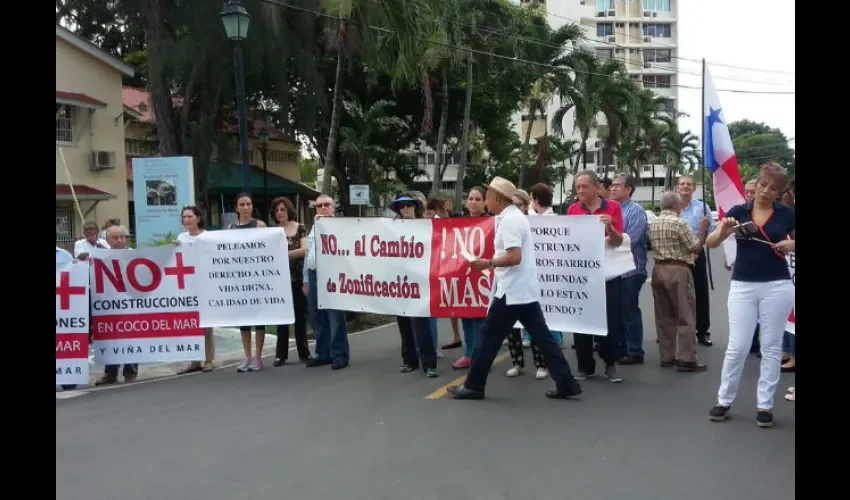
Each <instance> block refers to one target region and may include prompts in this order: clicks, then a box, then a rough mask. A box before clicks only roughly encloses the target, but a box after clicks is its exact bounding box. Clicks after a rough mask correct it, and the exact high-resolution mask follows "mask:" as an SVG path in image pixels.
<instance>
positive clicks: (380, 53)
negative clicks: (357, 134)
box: [322, 0, 434, 194]
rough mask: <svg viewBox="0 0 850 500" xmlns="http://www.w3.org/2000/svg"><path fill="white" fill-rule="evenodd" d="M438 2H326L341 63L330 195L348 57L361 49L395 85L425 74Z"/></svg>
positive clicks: (329, 159) (327, 183)
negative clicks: (426, 44)
mask: <svg viewBox="0 0 850 500" xmlns="http://www.w3.org/2000/svg"><path fill="white" fill-rule="evenodd" d="M433 5H434V0H381V1H380V2H376V1H371V0H327V1H326V7H327V11H328V12H332V13H334V14H335V15H337V16H338V18H339V25H338V27H337V29H336V33H335V35H334V38H333V41H332V44H331V45H332V48H333V49H334V50H335V51H336V54H337V63H336V76H335V79H334V93H333V107H332V109H331V121H330V131H329V133H328V145H327V152H326V153H325V165H324V169H325V171H324V176H323V179H322V193H325V194H330V192H331V178H332V176H333V175H334V174H336V175H339V172H337V171H336V170H337V153H338V152H339V151H338V147H339V146H338V142H339V129H340V120H341V118H342V112H343V109H342V108H343V97H344V95H345V80H344V76H345V72H344V70H345V67H346V64H345V62H346V59H347V58H348V57H349V56H351V55H352V54H354V53H355V52H356V51H357V50H360V51H362V55H363V57H364V58H365V59H367V60H369V61H371V62H372V63H373V64H375V65H376V66H378V67H382V68H387V69H388V70H389V73H390V75H391V76H392V79H393V83H394V84H398V83H402V82H405V83H414V82H416V81H417V80H418V79H420V78H421V66H420V57H421V54H422V50H421V44H422V43H424V40H425V39H426V36H427V35H428V34H429V33H431V32H432V31H433V19H434V16H433ZM352 21H353V22H352Z"/></svg>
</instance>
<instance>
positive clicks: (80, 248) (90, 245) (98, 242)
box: [74, 221, 109, 260]
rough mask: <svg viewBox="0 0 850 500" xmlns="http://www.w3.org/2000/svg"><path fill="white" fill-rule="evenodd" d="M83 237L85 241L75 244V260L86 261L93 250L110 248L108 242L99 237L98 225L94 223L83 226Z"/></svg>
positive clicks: (90, 222)
mask: <svg viewBox="0 0 850 500" xmlns="http://www.w3.org/2000/svg"><path fill="white" fill-rule="evenodd" d="M83 236H84V238H83V239H81V240H77V241H75V242H74V258H75V259H80V260H86V259H88V258H89V254H90V253H91V251H92V250H93V249H95V248H109V244H107V243H106V240H104V239H101V238H100V237H98V235H97V224H96V223H94V222H92V221H88V222H86V223H85V224H83Z"/></svg>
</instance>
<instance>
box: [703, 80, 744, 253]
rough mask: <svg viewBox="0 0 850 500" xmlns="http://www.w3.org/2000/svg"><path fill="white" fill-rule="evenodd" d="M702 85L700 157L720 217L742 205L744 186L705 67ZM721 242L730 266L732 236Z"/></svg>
mask: <svg viewBox="0 0 850 500" xmlns="http://www.w3.org/2000/svg"><path fill="white" fill-rule="evenodd" d="M702 85H703V103H702V119H703V122H704V123H705V137H704V138H703V158H704V159H705V168H707V169H708V171H709V172H711V175H712V180H713V181H714V182H713V185H714V203H715V204H716V205H717V207H716V208H717V216H718V218H723V216H724V214H725V213H726V212H728V211H729V209H730V208H732V207H734V206H735V205H740V204H742V203H744V186H743V184H742V183H741V172H740V171H739V170H738V157H737V156H735V146H734V145H733V144H732V137H731V136H730V135H729V127H728V125H727V124H726V117H725V116H724V115H723V106H721V105H720V98H719V97H718V96H717V89H716V88H715V87H714V81H713V80H712V79H711V73H710V72H709V71H708V67H705V70H704V71H703V80H702ZM723 243H724V244H723V250H724V251H725V253H726V261H727V262H728V264H729V265H730V266H731V265H732V264H733V263H734V262H735V254H736V252H735V250H736V248H735V237H734V236H731V237H730V238H729V239H728V240H726V241H725V242H723Z"/></svg>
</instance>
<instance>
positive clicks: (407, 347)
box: [396, 316, 437, 370]
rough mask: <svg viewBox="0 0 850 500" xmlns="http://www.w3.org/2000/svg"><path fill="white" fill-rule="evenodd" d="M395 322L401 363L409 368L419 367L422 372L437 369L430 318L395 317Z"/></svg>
mask: <svg viewBox="0 0 850 500" xmlns="http://www.w3.org/2000/svg"><path fill="white" fill-rule="evenodd" d="M396 322H397V323H398V331H399V333H400V334H401V360H402V363H404V364H405V365H406V366H409V367H411V368H418V367H420V366H421V367H422V369H423V370H428V369H430V368H437V350H436V349H435V348H434V341H433V340H432V338H431V320H430V318H411V317H408V316H396ZM417 346H419V349H418V350H417V348H416V347H417ZM417 351H418V353H417ZM420 360H421V363H420Z"/></svg>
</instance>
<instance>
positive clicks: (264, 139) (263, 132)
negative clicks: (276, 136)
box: [259, 127, 274, 216]
mask: <svg viewBox="0 0 850 500" xmlns="http://www.w3.org/2000/svg"><path fill="white" fill-rule="evenodd" d="M259 139H260V156H262V158H263V206H264V207H266V210H267V211H269V210H271V206H269V167H268V164H267V163H266V158H267V155H268V152H269V129H267V128H266V127H263V128H262V129H260V135H259ZM273 215H274V214H272V216H273Z"/></svg>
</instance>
